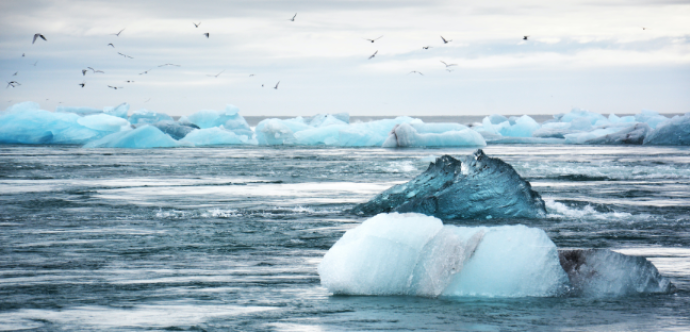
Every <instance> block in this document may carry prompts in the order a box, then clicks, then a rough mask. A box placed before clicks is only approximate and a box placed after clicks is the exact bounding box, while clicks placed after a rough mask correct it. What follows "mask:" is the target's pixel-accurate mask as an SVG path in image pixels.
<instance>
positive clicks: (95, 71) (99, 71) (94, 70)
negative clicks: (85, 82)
mask: <svg viewBox="0 0 690 332" xmlns="http://www.w3.org/2000/svg"><path fill="white" fill-rule="evenodd" d="M86 68H89V69H91V71H92V72H93V73H94V74H97V73H101V74H105V72H103V71H102V70H96V69H93V68H91V67H86Z"/></svg>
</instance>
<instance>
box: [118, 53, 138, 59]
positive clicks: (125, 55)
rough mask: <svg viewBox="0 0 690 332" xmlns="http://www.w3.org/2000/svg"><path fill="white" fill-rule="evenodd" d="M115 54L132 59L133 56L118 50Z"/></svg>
mask: <svg viewBox="0 0 690 332" xmlns="http://www.w3.org/2000/svg"><path fill="white" fill-rule="evenodd" d="M117 54H119V55H122V56H123V57H125V58H127V59H134V58H133V57H131V56H129V55H127V54H122V53H120V52H117Z"/></svg>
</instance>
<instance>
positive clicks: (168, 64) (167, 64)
mask: <svg viewBox="0 0 690 332" xmlns="http://www.w3.org/2000/svg"><path fill="white" fill-rule="evenodd" d="M165 66H175V67H179V66H180V65H175V64H172V63H166V64H164V65H160V66H158V67H165ZM149 70H151V69H149Z"/></svg>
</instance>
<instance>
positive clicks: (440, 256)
mask: <svg viewBox="0 0 690 332" xmlns="http://www.w3.org/2000/svg"><path fill="white" fill-rule="evenodd" d="M318 272H319V276H320V277H321V283H322V285H324V286H325V287H326V288H328V290H329V291H330V292H332V293H334V294H348V295H419V296H429V297H434V296H439V295H443V296H500V297H520V296H554V295H557V294H558V292H559V291H560V290H561V288H562V287H563V286H564V285H566V284H567V282H568V277H567V275H566V273H565V271H563V269H562V268H561V267H560V263H559V259H558V252H557V250H556V246H555V245H554V244H553V242H551V240H550V239H549V238H548V236H546V234H545V233H544V231H542V230H539V229H535V228H528V227H525V226H521V225H518V226H500V227H456V226H449V225H446V226H444V225H443V223H442V222H441V221H440V220H439V219H437V218H434V217H429V216H424V215H421V214H416V213H408V214H398V213H392V214H379V215H377V216H375V217H373V218H371V219H368V220H366V221H364V222H363V223H362V224H361V225H360V226H358V227H356V228H354V229H351V230H349V231H347V232H346V233H345V234H344V235H343V237H342V238H341V239H340V240H338V242H336V244H335V245H333V247H332V248H331V249H330V250H329V251H328V252H327V253H326V255H325V256H324V258H323V260H322V261H321V264H320V265H319V268H318Z"/></svg>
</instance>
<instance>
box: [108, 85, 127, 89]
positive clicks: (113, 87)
mask: <svg viewBox="0 0 690 332" xmlns="http://www.w3.org/2000/svg"><path fill="white" fill-rule="evenodd" d="M108 87H109V88H111V89H113V90H117V89H124V88H123V87H121V86H112V85H108Z"/></svg>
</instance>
